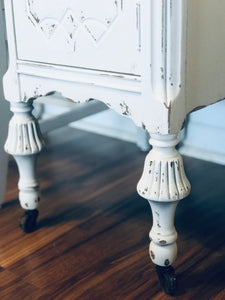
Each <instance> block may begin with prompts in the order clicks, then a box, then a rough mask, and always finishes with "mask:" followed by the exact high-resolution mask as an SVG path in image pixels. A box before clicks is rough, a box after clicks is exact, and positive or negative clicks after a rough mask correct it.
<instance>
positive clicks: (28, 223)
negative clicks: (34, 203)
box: [20, 209, 38, 233]
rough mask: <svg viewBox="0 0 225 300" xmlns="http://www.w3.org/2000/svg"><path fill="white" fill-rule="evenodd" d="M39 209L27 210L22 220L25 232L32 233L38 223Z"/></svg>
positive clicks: (21, 225) (21, 223) (21, 224)
mask: <svg viewBox="0 0 225 300" xmlns="http://www.w3.org/2000/svg"><path fill="white" fill-rule="evenodd" d="M37 217H38V210H37V209H34V210H26V211H25V214H24V215H23V216H22V218H21V220H20V227H21V228H22V229H23V231H24V232H25V233H30V232H32V231H34V230H35V228H36V224H37Z"/></svg>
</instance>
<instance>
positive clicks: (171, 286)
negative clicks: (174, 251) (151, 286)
mask: <svg viewBox="0 0 225 300" xmlns="http://www.w3.org/2000/svg"><path fill="white" fill-rule="evenodd" d="M156 272H157V275H158V278H159V282H160V285H161V287H162V288H163V290H164V291H165V293H166V294H168V295H174V294H175V293H176V291H177V277H176V274H175V271H174V268H173V267H172V266H168V267H161V266H156Z"/></svg>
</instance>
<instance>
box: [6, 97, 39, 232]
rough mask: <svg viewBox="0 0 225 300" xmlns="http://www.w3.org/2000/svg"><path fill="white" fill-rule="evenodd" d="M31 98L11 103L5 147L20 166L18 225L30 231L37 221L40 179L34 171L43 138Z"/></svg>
mask: <svg viewBox="0 0 225 300" xmlns="http://www.w3.org/2000/svg"><path fill="white" fill-rule="evenodd" d="M32 109H33V106H32V102H28V103H22V102H20V103H12V104H11V110H12V112H13V113H14V115H13V117H12V119H11V121H10V123H9V131H8V138H7V140H6V144H5V151H6V152H7V153H9V154H11V155H13V157H14V158H15V160H16V163H17V165H18V169H19V175H20V176H19V177H20V179H19V183H18V187H19V200H20V204H21V206H22V208H24V209H25V210H26V213H25V215H24V216H23V218H22V223H21V226H22V228H23V229H24V231H26V232H29V231H32V230H33V229H34V228H33V227H34V226H35V224H36V219H37V216H38V211H37V210H36V208H37V206H38V202H39V198H40V196H39V183H38V180H37V175H36V161H37V155H38V153H39V152H40V151H41V150H42V148H43V145H44V141H43V138H42V135H41V132H40V129H39V125H38V122H37V120H36V119H35V118H34V116H33V115H32Z"/></svg>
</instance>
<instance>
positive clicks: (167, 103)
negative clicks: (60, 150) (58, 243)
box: [4, 0, 225, 293]
mask: <svg viewBox="0 0 225 300" xmlns="http://www.w3.org/2000/svg"><path fill="white" fill-rule="evenodd" d="M5 11H6V23H7V35H8V44H9V58H10V62H9V68H8V71H7V73H6V74H5V77H4V92H5V98H6V99H7V100H8V101H10V103H11V110H12V112H13V113H14V116H13V117H12V119H11V121H10V124H9V132H8V139H7V141H6V145H5V150H6V151H7V152H8V153H10V154H12V155H13V156H14V157H15V159H16V161H17V164H18V167H19V172H20V180H19V189H20V193H19V199H20V202H21V205H22V207H23V208H24V209H25V210H26V213H25V216H24V217H23V228H24V230H25V231H30V230H32V229H33V227H34V226H35V223H36V218H37V215H38V211H37V209H36V208H37V206H38V202H39V191H38V182H37V178H36V175H35V164H36V157H37V154H38V153H39V152H40V151H41V149H42V147H43V140H42V136H41V133H40V130H39V126H38V122H37V120H35V118H34V117H33V116H32V113H31V111H32V102H33V101H34V100H35V99H36V98H38V97H40V96H44V95H45V96H46V95H49V94H52V93H54V92H59V93H61V94H62V95H63V97H65V98H68V99H71V100H72V101H74V102H76V103H80V102H89V101H91V100H92V99H97V100H100V101H102V102H104V103H105V104H106V105H107V106H109V107H110V108H112V109H114V110H115V111H117V112H118V113H120V114H122V115H126V116H127V117H129V118H131V119H132V120H133V121H134V122H135V123H136V124H137V125H139V126H142V127H144V128H145V129H146V130H147V131H148V132H149V133H150V136H151V139H150V143H151V144H152V146H153V148H152V150H151V151H150V153H149V154H148V155H147V157H146V161H145V165H144V170H143V175H142V177H141V179H140V181H139V183H138V186H137V191H138V193H139V194H140V195H141V196H142V197H144V198H146V199H147V200H148V201H149V203H150V205H151V209H152V214H153V227H152V229H151V231H150V239H151V244H150V256H151V259H152V261H153V262H154V263H155V264H156V265H157V272H158V275H159V279H160V281H161V283H162V285H163V286H164V289H165V291H166V292H167V293H173V292H174V291H175V287H176V276H175V273H174V271H173V268H172V267H171V264H172V263H173V262H174V260H175V258H176V254H177V246H176V239H177V233H176V230H175V228H174V214H175V209H176V206H177V204H178V202H179V200H181V199H183V198H185V197H186V196H187V195H188V194H189V192H190V184H189V182H188V180H187V178H186V176H185V172H184V169H183V163H182V158H181V156H180V155H179V154H178V152H177V150H176V149H175V146H176V144H177V142H178V141H177V134H178V133H179V130H180V129H181V128H182V125H183V122H184V120H185V117H186V115H187V114H188V113H190V112H191V111H192V110H195V109H199V108H201V107H203V106H206V105H209V104H211V103H214V102H216V101H218V100H221V99H223V98H224V96H225V84H224V79H225V0H63V1H62V0H5ZM46 101H47V98H46ZM90 105H91V103H90ZM137 272H138V270H137Z"/></svg>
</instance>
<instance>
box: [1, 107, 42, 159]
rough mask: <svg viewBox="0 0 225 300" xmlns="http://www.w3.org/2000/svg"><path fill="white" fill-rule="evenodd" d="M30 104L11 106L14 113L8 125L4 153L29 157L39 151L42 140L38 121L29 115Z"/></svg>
mask: <svg viewBox="0 0 225 300" xmlns="http://www.w3.org/2000/svg"><path fill="white" fill-rule="evenodd" d="M32 108H33V107H32V105H31V104H30V103H17V104H13V105H12V107H11V110H12V111H13V112H14V116H13V117H12V119H11V121H10V123H9V132H8V138H7V141H6V143H5V151H6V152H7V153H10V154H14V155H29V154H35V153H38V152H40V151H41V149H42V148H43V145H44V140H43V137H42V135H41V132H40V129H39V124H38V121H37V120H36V119H35V118H34V117H33V115H32V114H31V111H32Z"/></svg>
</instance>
